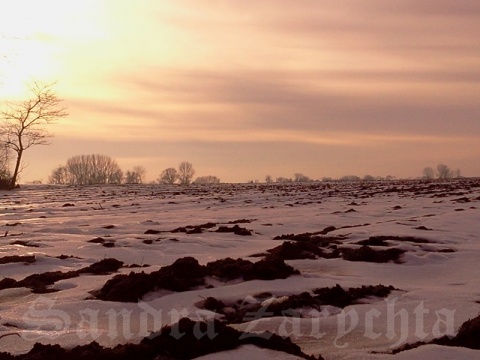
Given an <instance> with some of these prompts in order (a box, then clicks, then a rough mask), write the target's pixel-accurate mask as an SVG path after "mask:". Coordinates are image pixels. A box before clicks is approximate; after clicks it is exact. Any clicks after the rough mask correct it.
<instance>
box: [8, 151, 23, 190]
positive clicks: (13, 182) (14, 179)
mask: <svg viewBox="0 0 480 360" xmlns="http://www.w3.org/2000/svg"><path fill="white" fill-rule="evenodd" d="M22 155H23V150H20V151H18V152H17V161H16V162H15V170H14V171H13V174H12V178H11V180H10V188H12V189H13V188H14V187H15V185H17V177H18V172H19V171H20V163H21V161H22Z"/></svg>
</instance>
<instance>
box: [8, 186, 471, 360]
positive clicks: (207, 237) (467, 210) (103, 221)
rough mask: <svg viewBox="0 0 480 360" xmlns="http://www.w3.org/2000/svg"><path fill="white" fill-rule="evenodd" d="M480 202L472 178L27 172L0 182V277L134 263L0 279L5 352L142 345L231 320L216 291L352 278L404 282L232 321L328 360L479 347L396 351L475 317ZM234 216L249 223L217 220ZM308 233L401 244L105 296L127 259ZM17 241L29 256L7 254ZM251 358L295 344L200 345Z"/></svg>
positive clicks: (244, 297)
mask: <svg viewBox="0 0 480 360" xmlns="http://www.w3.org/2000/svg"><path fill="white" fill-rule="evenodd" d="M479 215H480V181H478V180H459V181H452V182H447V183H424V182H414V181H408V182H372V183H360V182H359V183H350V184H298V185H280V184H272V185H265V184H249V185H222V186H217V187H211V188H210V187H190V188H180V187H162V186H158V185H137V186H133V185H132V186H92V187H61V186H59V187H56V186H55V187H53V186H24V187H22V188H21V189H18V190H15V191H11V192H0V219H1V222H0V226H1V229H0V230H1V233H0V236H2V235H4V236H3V237H0V285H1V284H2V280H3V281H4V283H5V281H6V280H5V278H11V279H14V280H16V281H21V280H22V279H25V278H26V277H27V276H29V275H31V274H35V273H37V274H42V273H46V272H53V271H60V272H68V271H72V270H79V269H82V268H85V267H87V266H89V265H91V264H94V263H96V262H98V261H100V260H102V259H105V258H115V259H118V260H120V261H122V262H123V263H124V266H123V267H122V268H121V269H119V270H118V272H115V273H113V274H107V275H94V274H90V273H82V274H81V275H80V276H75V277H71V278H68V279H64V280H59V281H56V282H55V283H54V284H52V285H47V286H46V287H45V289H46V290H47V291H36V290H35V289H33V290H32V288H28V287H15V286H14V287H8V286H7V287H6V288H4V289H3V290H0V336H1V335H2V334H10V333H18V334H19V335H20V336H15V335H10V336H6V337H3V338H0V352H1V351H3V352H10V353H13V354H21V353H25V352H28V351H29V350H30V349H31V348H32V346H33V344H34V343H35V342H41V343H44V344H49V343H51V344H61V345H62V346H64V347H72V346H75V345H78V344H88V343H91V342H92V341H97V342H98V343H100V344H101V345H103V346H115V345H117V344H123V343H138V342H139V341H140V340H141V339H142V338H143V337H145V336H147V335H149V334H150V333H151V332H153V331H158V330H159V329H160V328H161V327H162V326H164V325H168V324H172V323H175V322H176V321H177V320H178V318H179V317H184V316H185V317H189V318H191V319H193V320H207V319H211V318H213V317H216V318H218V319H222V317H223V315H221V314H219V313H215V312H214V311H208V310H205V309H201V307H202V306H201V305H199V304H201V303H202V301H204V300H205V299H207V298H209V297H212V298H215V299H218V300H221V301H222V302H224V303H226V304H233V303H235V302H236V303H237V304H240V303H243V304H247V303H255V302H258V303H259V302H262V301H265V298H267V301H270V302H275V301H277V302H281V301H283V300H284V299H285V296H290V295H294V294H296V295H298V294H300V293H302V292H310V293H312V291H313V290H315V289H319V288H325V287H333V286H335V285H336V284H339V285H340V286H341V287H342V288H344V289H348V288H352V287H361V286H362V285H378V284H382V285H385V286H389V285H392V286H393V287H394V288H395V289H396V290H393V291H392V292H391V293H390V294H389V295H388V297H386V298H374V297H368V298H365V299H362V300H361V301H358V302H357V303H355V304H352V305H349V306H347V307H345V308H343V309H341V308H338V307H334V306H322V307H318V308H303V309H302V308H299V309H295V311H296V315H295V316H293V317H292V316H271V317H263V318H260V317H261V316H260V314H259V313H254V314H250V317H249V318H248V317H246V318H244V319H243V320H244V321H237V322H235V323H234V324H232V325H231V326H232V327H234V328H235V329H237V330H240V331H248V332H260V331H263V330H268V331H270V332H273V333H277V334H279V335H282V336H285V335H286V336H289V337H290V338H291V339H292V340H293V342H294V343H296V344H298V345H299V346H300V347H301V349H302V350H303V352H305V353H306V354H309V355H310V354H312V355H315V356H318V355H320V354H321V355H322V356H323V357H324V358H325V359H392V360H398V359H434V358H435V359H453V358H455V359H480V351H478V350H471V349H467V348H453V347H445V346H439V345H425V346H421V347H419V348H417V349H413V350H409V351H404V352H400V353H398V354H396V355H388V354H386V353H387V352H389V351H391V350H392V349H394V348H398V347H400V346H401V345H404V344H406V343H415V342H418V341H429V340H431V339H432V338H435V337H441V336H443V335H451V336H453V335H454V334H455V333H456V332H457V331H458V329H459V327H460V326H461V324H462V323H464V322H465V321H466V320H468V319H470V318H474V317H476V316H478V315H479V311H480V279H479V277H478V262H479V260H480V239H479V234H480V222H479V219H480V216H479ZM208 223H211V224H210V226H209V227H203V228H201V229H197V230H198V231H191V230H192V229H195V226H197V227H198V226H200V225H202V224H208ZM234 225H237V226H238V227H240V228H244V229H246V230H250V231H251V235H250V236H243V235H237V234H235V233H232V232H217V230H218V229H219V228H220V227H222V226H223V227H225V226H226V227H228V228H232V227H233V226H234ZM182 228H183V229H182ZM304 233H310V234H312V233H317V234H316V236H317V237H325V238H327V237H329V238H335V239H337V240H338V241H339V244H338V245H337V247H338V248H340V249H348V248H352V249H357V250H358V249H359V248H360V247H361V245H359V244H357V243H358V242H359V241H362V240H367V239H369V238H371V237H374V236H384V238H385V239H387V240H386V244H387V245H388V246H385V244H384V245H380V246H375V245H373V246H371V248H372V249H375V250H382V249H385V248H390V249H399V250H403V251H404V253H403V254H402V255H401V257H400V261H397V262H393V261H390V262H386V263H376V262H369V261H348V260H346V259H343V258H341V257H332V258H322V257H320V258H315V259H309V258H307V259H293V260H286V261H285V262H286V263H287V264H288V265H290V266H291V267H293V268H294V269H296V270H298V271H299V272H300V274H299V275H293V276H290V277H288V278H286V279H276V280H250V281H241V280H230V281H226V282H225V281H220V280H219V279H217V278H214V277H211V278H209V279H208V281H207V282H208V284H210V285H211V286H199V287H197V288H195V289H191V290H189V291H184V292H173V291H166V290H160V291H157V292H151V293H148V294H146V295H145V296H144V297H143V298H142V299H141V301H139V302H137V303H135V302H128V303H125V302H118V301H103V300H98V299H96V298H95V297H94V296H93V295H92V294H91V292H92V291H95V290H99V289H101V288H102V287H103V285H104V284H105V283H106V282H107V280H108V279H110V278H113V277H114V276H115V275H117V274H119V273H121V274H128V273H130V272H132V271H134V272H142V271H143V272H146V273H151V272H153V271H156V270H159V269H160V268H161V267H164V266H167V265H170V264H172V263H173V262H174V261H175V260H177V259H179V258H182V257H186V256H191V257H194V258H195V259H197V260H198V262H199V263H200V264H201V265H205V264H207V263H209V262H212V261H215V260H218V259H224V258H227V257H231V258H234V259H237V258H242V259H246V260H250V261H252V262H256V261H259V259H260V257H258V256H255V257H252V255H259V254H264V255H265V254H266V252H267V250H269V249H273V248H275V247H277V246H279V245H281V244H282V243H283V242H284V241H288V240H274V237H276V236H280V235H287V234H304ZM410 238H415V239H416V238H418V239H422V241H418V242H416V241H408V239H410ZM91 240H95V241H94V242H91ZM427 241H428V242H427ZM345 251H346V250H345ZM13 255H18V256H26V255H30V256H31V255H33V256H34V259H32V258H30V260H29V261H27V259H28V258H21V259H20V260H18V261H19V262H15V261H13V260H12V259H10V260H9V261H7V260H5V261H3V262H4V263H2V258H6V257H9V256H13ZM62 255H66V256H62ZM22 259H23V260H22ZM128 265H138V267H130V268H129V267H127V266H128ZM0 288H2V287H1V286H0ZM39 292H40V293H39ZM261 293H263V298H262V296H259V294H261ZM479 341H480V340H479ZM247 357H248V358H251V359H255V358H258V359H260V358H270V357H272V358H273V357H275V358H277V359H293V358H295V357H294V356H292V355H288V354H283V353H279V352H275V351H273V350H266V349H259V348H256V347H254V346H252V345H245V346H242V347H241V348H239V349H237V350H232V351H229V352H220V353H217V354H211V355H207V356H205V357H204V358H205V359H223V358H229V359H230V358H239V359H240V358H242V359H243V358H247Z"/></svg>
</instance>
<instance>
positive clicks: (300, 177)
mask: <svg viewBox="0 0 480 360" xmlns="http://www.w3.org/2000/svg"><path fill="white" fill-rule="evenodd" d="M393 179H395V177H393V176H391V175H387V176H386V177H380V176H372V175H365V176H364V177H363V178H362V177H360V176H356V175H345V176H342V177H340V178H336V179H334V178H331V177H322V178H321V179H317V180H314V179H311V178H310V177H308V176H306V175H304V174H302V173H295V174H294V175H293V177H291V178H287V177H282V176H280V177H277V178H276V179H275V180H273V178H272V176H270V175H267V176H266V177H265V182H266V183H267V184H271V183H307V182H319V181H323V182H328V181H345V182H347V181H374V180H393ZM249 182H250V183H256V182H258V181H257V180H251V181H249Z"/></svg>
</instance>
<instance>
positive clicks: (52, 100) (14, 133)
mask: <svg viewBox="0 0 480 360" xmlns="http://www.w3.org/2000/svg"><path fill="white" fill-rule="evenodd" d="M52 86H53V84H47V85H43V84H39V83H34V84H33V86H31V87H30V91H31V93H32V96H31V98H30V99H28V100H24V101H21V102H18V103H7V106H6V109H5V110H2V111H1V116H2V118H3V123H2V124H1V126H0V141H1V142H2V143H3V144H4V146H6V147H7V148H8V149H10V150H12V151H13V152H14V153H15V154H16V160H15V167H14V170H13V173H12V176H11V179H10V187H12V188H13V187H15V185H16V183H17V178H18V175H19V172H20V171H21V163H22V157H23V153H24V151H25V150H27V149H29V148H31V147H32V146H36V145H48V144H49V142H48V138H50V137H51V136H52V135H51V134H50V133H49V132H48V131H47V130H46V129H45V126H47V125H50V124H53V123H55V122H56V121H57V120H58V119H59V118H63V117H65V116H67V115H68V114H67V112H66V111H65V108H64V107H62V106H61V102H62V100H61V99H59V98H58V97H57V95H56V94H55V93H54V92H53V90H52Z"/></svg>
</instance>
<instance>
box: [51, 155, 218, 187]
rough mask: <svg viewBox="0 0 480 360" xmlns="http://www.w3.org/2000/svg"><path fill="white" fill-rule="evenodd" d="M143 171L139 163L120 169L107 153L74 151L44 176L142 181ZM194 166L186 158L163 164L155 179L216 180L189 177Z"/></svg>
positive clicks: (80, 181)
mask: <svg viewBox="0 0 480 360" xmlns="http://www.w3.org/2000/svg"><path fill="white" fill-rule="evenodd" d="M146 173H147V171H146V170H145V168H144V167H143V166H134V167H133V169H131V170H128V171H126V172H123V171H122V169H121V168H120V166H119V165H118V163H117V162H116V161H115V160H114V159H112V158H111V157H109V156H107V155H99V154H90V155H77V156H73V157H71V158H69V159H68V160H67V162H66V164H65V165H59V166H58V167H56V168H55V169H54V170H53V171H52V173H51V174H50V176H49V178H48V182H49V183H50V184H64V185H96V184H143V183H145V177H146ZM194 175H195V170H194V168H193V165H192V164H191V163H189V162H187V161H183V162H181V163H180V165H179V167H178V170H177V169H175V168H167V169H165V170H163V171H162V173H161V174H160V176H159V178H158V179H157V183H159V184H179V185H190V184H192V183H193V184H198V185H206V184H219V183H220V179H219V178H217V177H216V176H201V177H198V178H196V179H195V181H193V176H194Z"/></svg>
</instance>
